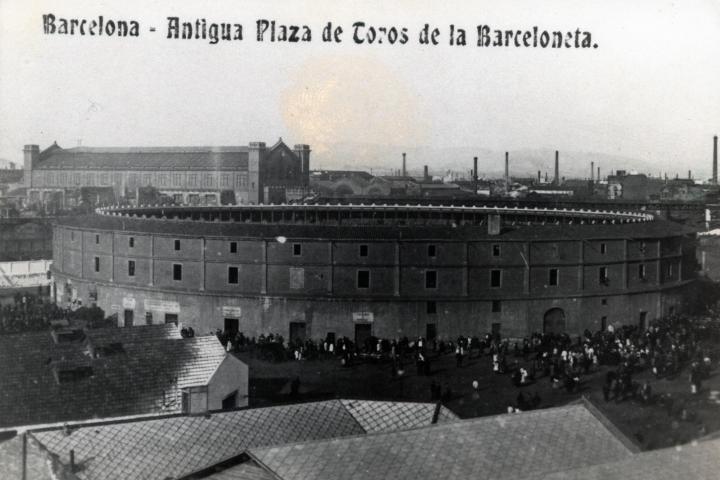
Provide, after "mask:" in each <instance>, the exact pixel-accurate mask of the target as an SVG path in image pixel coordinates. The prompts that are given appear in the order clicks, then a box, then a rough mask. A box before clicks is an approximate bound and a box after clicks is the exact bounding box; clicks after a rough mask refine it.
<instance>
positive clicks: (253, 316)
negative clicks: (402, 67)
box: [52, 204, 697, 342]
mask: <svg viewBox="0 0 720 480" xmlns="http://www.w3.org/2000/svg"><path fill="white" fill-rule="evenodd" d="M694 238H695V233H694V232H693V231H692V230H690V229H688V228H686V227H683V226H681V225H679V224H676V223H673V222H667V221H663V220H660V219H657V218H656V217H655V216H653V215H652V214H649V213H646V212H638V213H634V212H616V211H615V212H611V211H596V210H580V209H576V210H571V209H552V208H522V207H507V208H502V207H481V206H469V207H462V206H432V205H422V206H421V205H417V206H411V205H299V204H298V205H254V206H249V205H247V206H229V207H144V208H137V207H108V208H103V209H98V211H97V213H95V214H93V215H89V216H82V217H73V218H70V217H68V218H63V219H60V220H58V222H57V224H56V226H55V233H54V238H53V252H54V253H53V258H54V264H53V267H52V275H53V285H54V289H53V292H54V293H53V294H54V298H55V301H56V302H57V303H58V304H59V305H66V304H67V302H72V301H75V300H80V301H82V303H83V304H84V305H89V304H97V305H98V306H99V307H101V308H102V309H103V310H104V311H105V312H106V315H113V314H117V318H118V320H117V321H118V324H119V325H121V326H122V325H124V326H131V325H139V324H155V323H164V322H173V323H178V322H179V323H182V324H183V326H191V327H193V328H194V329H195V330H196V331H198V332H207V331H210V330H215V329H224V330H226V331H230V332H233V331H242V332H243V333H244V334H245V335H247V336H259V335H261V334H268V333H276V334H281V335H283V336H284V337H285V338H286V339H290V340H296V339H297V340H302V339H305V338H313V339H322V338H339V337H348V338H350V339H353V340H355V341H357V342H362V341H364V339H365V338H367V337H368V336H376V337H382V338H399V337H403V336H408V337H417V336H424V337H426V338H454V337H457V336H458V335H460V334H462V335H482V334H485V333H489V332H493V333H496V334H500V335H502V336H504V337H506V336H511V337H512V336H515V337H522V336H527V335H529V334H530V333H532V332H553V333H560V332H567V333H570V334H578V333H581V332H583V331H584V330H585V329H590V330H593V331H594V330H598V329H604V328H607V327H608V326H610V325H615V326H618V325H624V324H637V325H641V326H642V325H647V324H648V323H649V322H650V321H652V320H654V319H657V318H661V317H663V316H667V315H669V314H673V313H676V312H680V311H681V310H682V309H683V308H684V303H683V302H684V299H685V298H686V297H685V295H686V293H687V291H688V290H689V289H688V288H687V287H688V286H689V285H690V284H691V283H692V282H693V280H694V278H695V276H696V271H697V261H696V259H695V245H694Z"/></svg>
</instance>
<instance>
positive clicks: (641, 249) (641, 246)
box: [638, 241, 647, 253]
mask: <svg viewBox="0 0 720 480" xmlns="http://www.w3.org/2000/svg"><path fill="white" fill-rule="evenodd" d="M638 249H639V250H640V253H645V250H646V249H647V244H646V243H645V241H642V242H640V246H639V247H638Z"/></svg>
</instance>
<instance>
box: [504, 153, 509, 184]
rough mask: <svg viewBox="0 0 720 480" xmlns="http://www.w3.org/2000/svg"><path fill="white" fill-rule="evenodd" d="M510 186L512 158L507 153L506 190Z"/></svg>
mask: <svg viewBox="0 0 720 480" xmlns="http://www.w3.org/2000/svg"><path fill="white" fill-rule="evenodd" d="M509 185H510V158H509V154H508V152H505V188H506V189H507V188H508V186H509Z"/></svg>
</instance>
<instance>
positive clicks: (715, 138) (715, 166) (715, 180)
mask: <svg viewBox="0 0 720 480" xmlns="http://www.w3.org/2000/svg"><path fill="white" fill-rule="evenodd" d="M712 183H713V185H717V183H718V180H717V135H715V136H714V137H713V176H712Z"/></svg>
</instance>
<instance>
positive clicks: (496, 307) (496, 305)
mask: <svg viewBox="0 0 720 480" xmlns="http://www.w3.org/2000/svg"><path fill="white" fill-rule="evenodd" d="M492 312H493V313H499V312H502V302H501V301H500V300H493V301H492Z"/></svg>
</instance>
